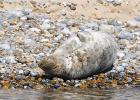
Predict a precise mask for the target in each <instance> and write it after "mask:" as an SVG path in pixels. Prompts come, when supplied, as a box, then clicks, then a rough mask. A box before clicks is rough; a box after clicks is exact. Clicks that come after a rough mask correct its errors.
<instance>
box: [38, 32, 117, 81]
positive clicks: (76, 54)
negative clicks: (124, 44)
mask: <svg viewBox="0 0 140 100" xmlns="http://www.w3.org/2000/svg"><path fill="white" fill-rule="evenodd" d="M116 52H117V44H116V42H115V39H114V38H113V36H112V35H111V34H109V33H103V32H94V31H88V32H77V33H76V34H75V35H73V36H71V37H70V38H69V39H68V40H66V41H65V42H64V43H63V44H62V45H61V46H60V47H59V48H57V49H56V50H55V51H54V53H52V54H51V55H50V56H47V57H45V59H43V60H42V61H41V62H40V63H39V67H40V68H41V69H43V70H44V71H45V73H46V74H47V75H48V76H50V77H61V78H64V79H81V78H86V77H88V76H91V75H93V74H97V73H102V72H106V71H107V70H109V69H110V68H111V67H112V65H113V63H114V61H115V58H116Z"/></svg>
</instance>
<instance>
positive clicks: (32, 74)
mask: <svg viewBox="0 0 140 100" xmlns="http://www.w3.org/2000/svg"><path fill="white" fill-rule="evenodd" d="M30 75H31V76H32V77H36V76H38V75H39V74H38V73H37V72H34V71H30Z"/></svg>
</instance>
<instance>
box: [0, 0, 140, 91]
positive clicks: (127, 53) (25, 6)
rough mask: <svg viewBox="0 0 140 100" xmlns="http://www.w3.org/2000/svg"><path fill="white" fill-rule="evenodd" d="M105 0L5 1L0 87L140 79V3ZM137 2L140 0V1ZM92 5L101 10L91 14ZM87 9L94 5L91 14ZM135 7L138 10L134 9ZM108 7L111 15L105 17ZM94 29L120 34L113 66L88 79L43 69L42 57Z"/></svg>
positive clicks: (0, 10)
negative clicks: (55, 75)
mask: <svg viewBox="0 0 140 100" xmlns="http://www.w3.org/2000/svg"><path fill="white" fill-rule="evenodd" d="M102 1H103V3H101V2H100V3H99V2H97V1H96V2H90V3H88V2H87V1H86V0H85V1H84V0H83V2H85V5H81V4H80V2H79V3H77V2H78V1H72V0H71V2H67V0H64V1H63V2H62V1H61V0H60V1H55V0H54V1H48V2H46V4H44V2H43V1H42V2H41V1H36V0H34V2H33V1H32V2H31V1H28V0H25V2H23V1H22V0H21V1H16V0H13V1H12V0H11V1H2V2H3V3H1V4H0V23H1V24H0V87H1V88H23V89H26V88H36V87H37V88H43V87H44V86H45V87H51V88H60V87H71V86H72V87H80V88H87V87H89V88H108V87H116V88H117V86H118V87H119V86H120V87H121V86H122V87H123V86H125V85H126V86H127V85H128V86H129V84H130V86H131V84H132V85H133V84H134V85H137V84H140V83H139V82H140V79H139V74H140V72H139V68H140V66H139V65H140V62H139V61H140V16H139V13H140V12H138V8H139V7H140V6H136V7H135V5H134V4H133V3H132V1H131V0H128V5H126V2H125V0H124V1H123V2H121V4H119V5H114V3H113V4H112V3H108V2H106V0H102ZM136 1H137V0H136ZM137 2H138V3H137V5H139V1H137ZM88 4H89V8H88V6H87V5H88ZM93 5H94V8H95V9H94V10H93V11H92V12H94V11H95V10H97V11H95V12H96V13H95V15H92V13H91V15H90V13H89V12H91V10H92V9H93V8H92V7H93ZM129 5H130V6H132V8H131V9H132V10H130V9H128V12H126V11H127V6H129ZM45 7H46V8H45ZM82 7H83V8H82ZM101 7H102V8H101ZM35 8H36V9H35ZM104 8H105V9H104ZM82 9H83V10H82ZM87 9H89V10H88V11H87V13H86V12H85V11H86V10H87ZM103 9H104V10H103ZM110 9H112V10H114V11H110ZM118 10H119V11H118ZM133 10H134V11H135V12H132V11H133ZM66 11H67V12H66ZM129 11H130V12H131V13H130V15H129ZM98 12H99V13H98ZM105 12H106V14H108V15H110V16H108V17H107V16H105V17H103V15H105ZM118 12H119V13H118ZM124 12H125V13H124ZM122 13H124V15H123V14H122ZM116 14H118V17H117V18H116ZM51 16H52V17H51ZM89 30H94V31H97V32H98V31H102V32H108V33H111V34H112V35H113V36H114V38H115V39H116V41H117V44H118V46H119V47H118V52H117V58H116V61H115V63H114V66H115V67H114V68H113V70H111V71H110V72H108V73H105V74H101V75H98V76H96V75H95V76H93V77H89V78H87V79H83V80H68V81H66V82H64V80H63V79H60V78H54V79H53V80H49V79H46V78H42V75H43V73H44V72H43V71H42V70H41V69H40V68H39V66H38V62H39V61H41V60H42V59H43V58H44V57H45V56H46V55H50V54H51V53H53V52H54V51H55V50H56V49H57V48H58V47H59V46H60V45H62V44H63V43H64V42H65V41H66V40H67V39H69V38H70V36H72V35H73V34H75V33H76V32H78V31H89ZM137 75H138V76H137ZM119 84H121V85H119ZM90 85H92V86H90Z"/></svg>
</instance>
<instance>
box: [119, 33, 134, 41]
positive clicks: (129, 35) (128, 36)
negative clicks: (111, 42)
mask: <svg viewBox="0 0 140 100" xmlns="http://www.w3.org/2000/svg"><path fill="white" fill-rule="evenodd" d="M119 38H120V39H128V40H130V39H132V38H133V35H132V33H130V32H127V31H121V32H120V34H119Z"/></svg>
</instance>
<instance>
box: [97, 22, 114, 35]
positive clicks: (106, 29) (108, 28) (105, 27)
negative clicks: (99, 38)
mask: <svg viewBox="0 0 140 100" xmlns="http://www.w3.org/2000/svg"><path fill="white" fill-rule="evenodd" d="M99 29H100V31H102V32H107V33H114V32H115V27H114V26H113V25H105V24H101V25H100V27H99Z"/></svg>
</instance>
